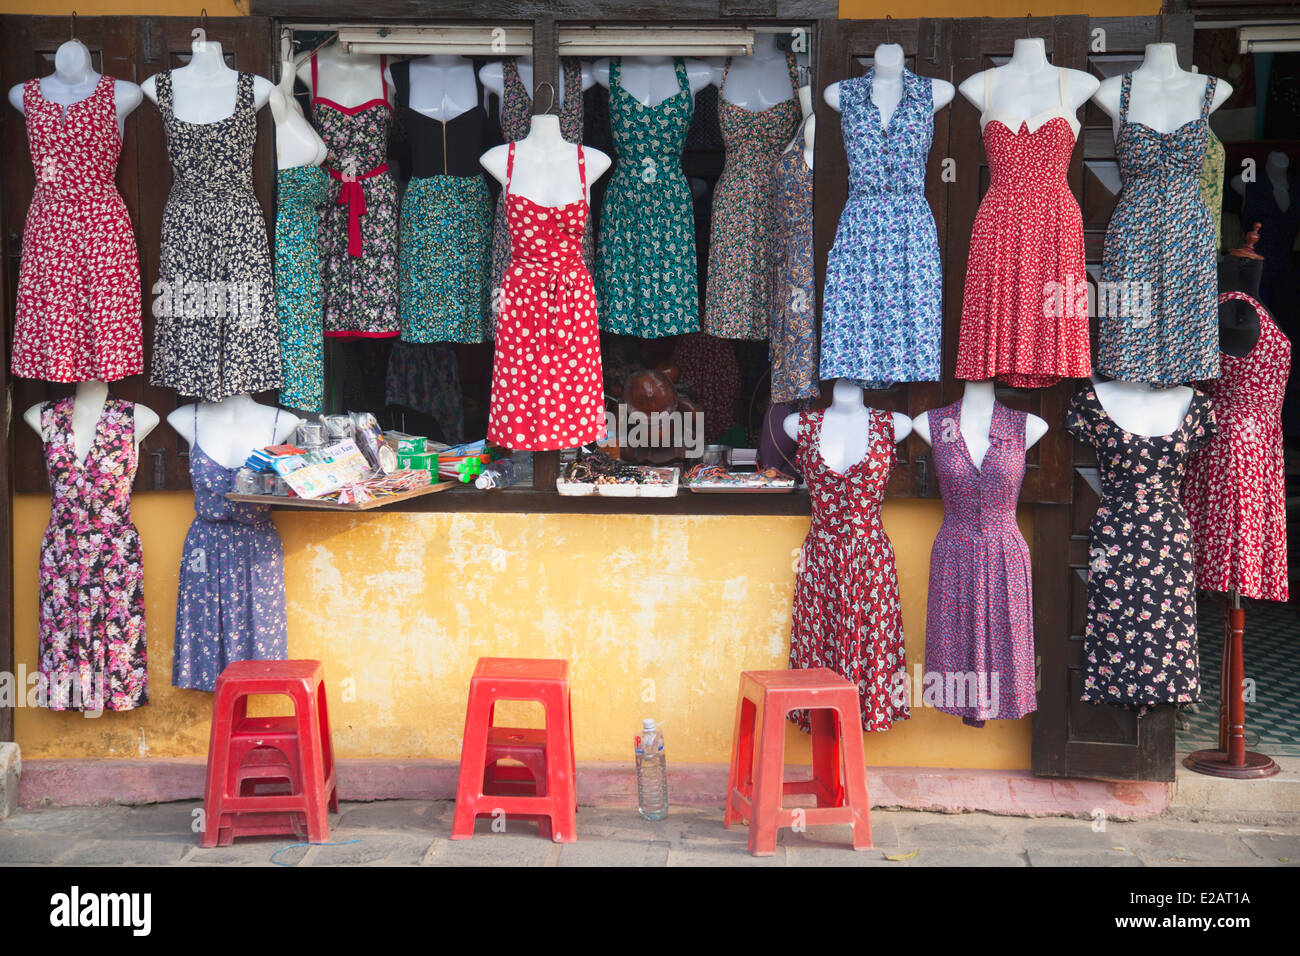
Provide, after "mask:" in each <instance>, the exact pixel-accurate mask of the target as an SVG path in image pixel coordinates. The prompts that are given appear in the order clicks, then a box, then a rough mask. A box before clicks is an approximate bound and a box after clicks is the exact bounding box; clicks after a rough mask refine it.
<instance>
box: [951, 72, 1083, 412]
mask: <svg viewBox="0 0 1300 956" xmlns="http://www.w3.org/2000/svg"><path fill="white" fill-rule="evenodd" d="M999 69H1000V68H999ZM996 72H997V70H996V69H993V70H986V71H985V76H984V102H985V104H986V107H985V113H984V115H983V117H982V118H981V122H982V124H983V127H984V130H983V137H984V152H985V153H986V154H987V155H988V161H989V177H990V182H989V188H988V192H986V193H985V194H984V198H983V199H981V200H980V205H979V210H978V211H977V212H976V214H975V225H974V227H973V228H972V229H971V240H970V254H969V256H968V258H967V262H966V284H965V288H964V291H963V294H962V307H961V332H960V336H959V341H958V345H957V369H956V374H957V378H961V379H966V380H967V381H980V380H984V379H990V378H995V379H997V380H998V381H1000V382H1004V383H1006V384H1007V385H1010V386H1012V387H1013V388H1047V387H1049V386H1052V385H1055V384H1056V383H1057V382H1059V381H1060V380H1061V379H1063V378H1087V377H1088V376H1089V375H1091V374H1092V357H1091V347H1090V345H1089V341H1088V274H1087V270H1086V269H1085V268H1084V249H1083V213H1082V212H1081V211H1080V209H1079V203H1078V201H1077V200H1076V199H1075V198H1074V194H1073V193H1072V192H1070V182H1069V179H1068V178H1067V177H1068V173H1069V170H1070V157H1071V156H1072V155H1073V153H1074V144H1075V137H1076V135H1077V130H1078V126H1077V122H1078V121H1077V119H1076V117H1075V115H1074V111H1073V110H1072V109H1070V107H1069V105H1068V104H1069V95H1068V94H1069V90H1068V84H1069V81H1068V79H1067V77H1066V72H1065V70H1058V71H1057V75H1058V80H1057V82H1058V96H1059V98H1060V105H1059V106H1055V107H1052V108H1051V109H1046V110H1043V111H1042V112H1041V113H1039V114H1037V115H1036V116H1032V117H1030V118H1029V119H1028V120H1019V121H1017V120H1016V119H1014V118H1011V117H1007V118H1006V119H1002V118H999V114H1000V111H999V110H995V109H989V108H988V104H991V103H992V102H993V82H994V79H993V77H994V74H996ZM1009 124H1014V125H1009ZM1034 124H1037V125H1034ZM958 175H961V174H960V173H959V174H958Z"/></svg>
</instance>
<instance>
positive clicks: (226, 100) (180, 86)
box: [140, 40, 275, 126]
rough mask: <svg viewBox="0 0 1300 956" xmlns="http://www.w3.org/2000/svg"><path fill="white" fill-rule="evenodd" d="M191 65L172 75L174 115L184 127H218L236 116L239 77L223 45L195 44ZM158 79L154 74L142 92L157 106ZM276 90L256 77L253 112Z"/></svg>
mask: <svg viewBox="0 0 1300 956" xmlns="http://www.w3.org/2000/svg"><path fill="white" fill-rule="evenodd" d="M191 51H192V56H191V57H190V62H189V63H186V64H185V65H184V66H181V67H177V68H176V69H174V70H172V71H171V74H172V113H173V115H175V117H176V118H177V119H178V120H180V121H181V122H182V123H191V124H193V125H198V126H205V125H207V124H209V123H219V122H221V121H222V120H223V119H226V118H227V117H228V116H231V115H233V114H234V112H235V107H236V106H237V104H238V102H239V73H238V71H236V70H232V69H231V68H230V67H228V66H226V60H225V55H224V54H223V53H222V51H221V44H220V43H218V42H217V41H215V40H195V41H194V44H193V46H192V47H191ZM157 82H158V75H157V74H156V73H155V74H154V75H153V76H151V77H149V78H148V79H147V80H145V81H144V82H143V83H141V84H140V89H141V90H143V91H144V95H145V96H147V97H149V99H150V100H152V101H153V102H154V103H155V104H156V103H157V102H158V85H157ZM274 88H275V84H274V83H272V82H271V81H270V80H268V79H267V78H266V77H264V76H254V77H253V111H254V112H256V111H257V110H260V109H261V108H262V107H263V106H265V105H266V104H267V101H269V100H270V99H271V90H272V89H274Z"/></svg>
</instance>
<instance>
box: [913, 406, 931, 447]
mask: <svg viewBox="0 0 1300 956" xmlns="http://www.w3.org/2000/svg"><path fill="white" fill-rule="evenodd" d="M912 431H914V432H916V434H917V435H919V436H920V438H921V441H923V442H925V443H926V444H927V445H929V444H932V442H931V441H930V413H929V412H922V413H921V414H920V415H917V416H916V417H915V418H913V419H912Z"/></svg>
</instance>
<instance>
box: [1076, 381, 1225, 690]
mask: <svg viewBox="0 0 1300 956" xmlns="http://www.w3.org/2000/svg"><path fill="white" fill-rule="evenodd" d="M1065 427H1066V429H1067V430H1068V431H1069V432H1070V434H1072V435H1073V436H1074V437H1075V438H1077V439H1079V440H1080V441H1085V442H1087V443H1088V444H1089V445H1091V446H1092V447H1093V448H1094V449H1095V450H1096V452H1097V463H1098V466H1099V467H1100V470H1101V504H1100V505H1099V506H1098V508H1097V514H1096V515H1095V516H1094V517H1093V519H1092V527H1091V538H1090V543H1089V549H1088V629H1087V632H1086V633H1085V635H1084V641H1083V696H1082V699H1083V700H1090V701H1094V702H1100V701H1107V702H1110V703H1115V704H1125V705H1130V706H1136V707H1138V708H1139V712H1141V711H1145V710H1146V709H1147V708H1148V707H1149V706H1151V705H1153V704H1172V703H1178V704H1184V703H1193V702H1195V701H1198V700H1200V699H1201V683H1200V672H1199V666H1198V663H1197V653H1196V566H1195V564H1194V562H1193V558H1192V529H1191V525H1190V524H1189V522H1188V520H1187V512H1186V511H1185V510H1184V509H1183V502H1182V498H1181V489H1182V485H1183V476H1184V474H1185V472H1186V470H1187V461H1188V459H1189V458H1190V457H1191V455H1192V453H1193V452H1195V451H1196V450H1197V449H1198V448H1200V447H1201V446H1202V445H1204V444H1206V443H1207V442H1208V441H1209V440H1210V439H1211V438H1212V437H1213V436H1214V434H1215V432H1216V430H1217V427H1216V425H1215V421H1214V411H1213V408H1212V405H1211V402H1210V399H1209V398H1208V397H1207V396H1206V395H1205V393H1204V392H1201V391H1197V392H1195V394H1194V395H1193V396H1192V403H1191V406H1190V407H1189V408H1188V410H1187V414H1186V415H1185V416H1184V418H1183V422H1182V424H1181V425H1180V426H1179V427H1178V428H1177V429H1176V430H1175V431H1173V432H1171V433H1170V434H1168V435H1155V436H1147V435H1135V434H1133V433H1131V432H1127V431H1125V430H1124V429H1122V428H1120V427H1119V426H1118V425H1116V424H1115V423H1114V422H1113V421H1112V420H1111V418H1110V415H1108V414H1107V412H1106V410H1105V408H1103V407H1102V404H1101V401H1100V400H1099V399H1098V398H1097V393H1096V391H1095V390H1094V389H1093V388H1091V387H1089V388H1087V389H1085V390H1084V391H1082V392H1080V393H1079V394H1077V395H1075V396H1074V399H1073V400H1072V401H1071V402H1070V409H1069V412H1068V414H1067V416H1066V420H1065Z"/></svg>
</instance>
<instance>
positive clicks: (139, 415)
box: [134, 405, 158, 445]
mask: <svg viewBox="0 0 1300 956" xmlns="http://www.w3.org/2000/svg"><path fill="white" fill-rule="evenodd" d="M134 414H135V443H136V444H137V445H138V444H140V442H142V441H144V440H145V439H146V438H148V437H149V433H150V432H151V431H153V430H154V429H155V428H157V427H158V413H157V412H155V411H154V410H153V409H152V408H150V407H148V406H147V405H136V406H135V412H134Z"/></svg>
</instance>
